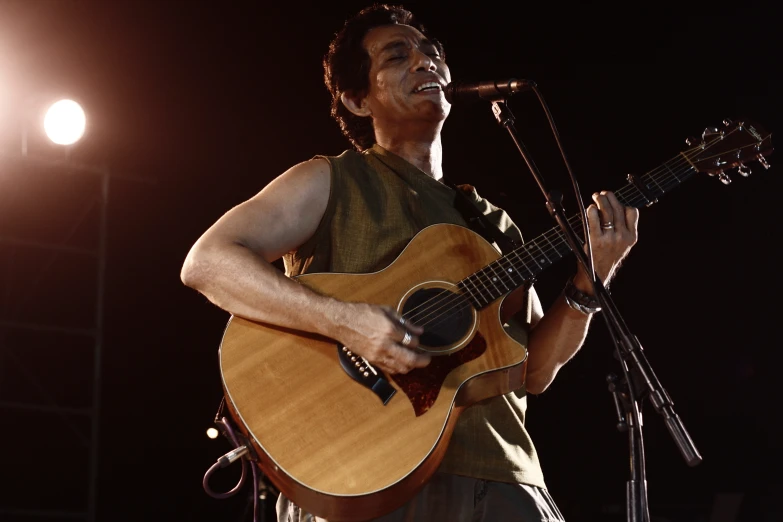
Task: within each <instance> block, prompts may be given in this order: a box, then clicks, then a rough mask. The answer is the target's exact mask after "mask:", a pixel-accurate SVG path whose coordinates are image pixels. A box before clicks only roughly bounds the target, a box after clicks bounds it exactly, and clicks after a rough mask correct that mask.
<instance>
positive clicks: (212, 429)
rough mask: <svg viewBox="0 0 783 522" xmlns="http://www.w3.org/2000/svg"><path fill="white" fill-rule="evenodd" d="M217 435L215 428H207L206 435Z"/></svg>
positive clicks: (210, 436) (213, 436)
mask: <svg viewBox="0 0 783 522" xmlns="http://www.w3.org/2000/svg"><path fill="white" fill-rule="evenodd" d="M217 436H218V430H216V429H215V428H209V429H207V437H209V438H210V439H216V438H217Z"/></svg>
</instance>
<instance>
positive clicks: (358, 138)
mask: <svg viewBox="0 0 783 522" xmlns="http://www.w3.org/2000/svg"><path fill="white" fill-rule="evenodd" d="M393 24H402V25H410V26H411V27H414V28H416V29H418V30H419V31H420V32H421V33H422V34H424V35H426V34H427V33H426V31H425V28H424V26H423V25H422V24H421V23H419V21H418V20H417V19H416V18H415V17H414V15H413V13H411V12H410V11H408V10H407V9H404V8H403V7H401V6H397V5H387V4H374V5H372V6H371V7H367V8H365V9H362V10H361V11H359V13H358V14H356V15H355V16H353V17H351V18H349V19H348V20H346V22H345V25H343V28H342V29H341V30H340V31H339V32H338V33H337V34H336V35H335V37H334V39H333V40H332V42H331V43H330V44H329V51H328V52H327V54H326V56H324V59H323V66H324V82H325V83H326V87H327V89H329V93H330V94H331V95H332V107H331V114H332V117H333V118H334V119H335V120H337V123H339V124H340V129H341V130H342V131H343V134H344V135H345V137H347V138H348V139H349V140H350V141H351V143H352V144H353V146H354V147H355V148H356V149H357V150H359V151H362V150H364V149H367V148H369V147H372V145H373V144H374V143H375V131H374V130H373V125H372V118H371V117H369V116H367V117H362V116H356V115H355V114H353V113H352V112H351V111H349V110H348V108H347V107H345V106H344V105H343V103H342V101H340V96H341V95H342V93H347V94H348V95H350V96H352V97H356V98H361V97H363V96H365V95H366V94H367V92H368V91H369V88H370V55H369V54H367V50H366V49H365V48H364V37H365V36H366V35H367V33H369V32H370V30H372V29H375V28H376V27H381V26H384V25H393ZM431 40H432V41H433V43H434V44H435V46H436V47H437V48H438V51H439V52H441V54H442V53H443V49H442V46H441V44H440V43H439V42H438V41H437V40H434V39H431Z"/></svg>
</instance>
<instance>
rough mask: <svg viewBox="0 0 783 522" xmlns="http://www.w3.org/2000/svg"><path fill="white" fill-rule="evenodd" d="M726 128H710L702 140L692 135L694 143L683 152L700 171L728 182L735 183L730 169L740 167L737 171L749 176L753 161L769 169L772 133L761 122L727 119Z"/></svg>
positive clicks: (691, 140) (689, 142)
mask: <svg viewBox="0 0 783 522" xmlns="http://www.w3.org/2000/svg"><path fill="white" fill-rule="evenodd" d="M723 124H724V127H722V128H715V127H713V128H710V127H708V128H706V129H704V132H703V133H702V135H701V139H695V138H688V139H687V140H685V142H686V143H687V144H688V145H690V146H691V148H690V149H688V150H686V151H684V152H682V154H683V155H684V156H685V158H686V159H687V160H688V162H689V163H690V164H691V165H692V166H693V168H695V169H696V170H697V171H698V172H706V173H707V174H709V175H710V176H717V177H718V179H720V180H721V181H722V182H723V183H724V184H726V185H728V184H729V183H731V178H730V177H729V174H728V173H727V171H728V170H729V169H733V168H736V169H737V173H738V174H740V175H742V176H744V177H747V176H748V175H750V173H751V170H750V168H749V167H748V166H747V163H749V162H754V161H755V162H758V163H759V164H760V165H761V166H762V167H764V168H765V169H768V168H769V163H767V159H766V157H767V156H769V155H770V154H772V151H773V148H772V134H769V133H767V132H766V131H764V130H763V129H761V128H760V127H759V126H758V125H754V124H750V123H747V122H732V121H730V120H724V121H723Z"/></svg>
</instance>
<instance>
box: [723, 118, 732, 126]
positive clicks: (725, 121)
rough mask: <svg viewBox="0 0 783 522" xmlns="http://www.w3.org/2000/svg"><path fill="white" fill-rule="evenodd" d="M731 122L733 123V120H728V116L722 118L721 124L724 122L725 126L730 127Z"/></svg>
mask: <svg viewBox="0 0 783 522" xmlns="http://www.w3.org/2000/svg"><path fill="white" fill-rule="evenodd" d="M732 123H734V122H733V121H731V120H730V119H728V118H726V119H725V120H723V124H724V125H725V126H726V127H731V124H732Z"/></svg>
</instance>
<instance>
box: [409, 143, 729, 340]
mask: <svg viewBox="0 0 783 522" xmlns="http://www.w3.org/2000/svg"><path fill="white" fill-rule="evenodd" d="M732 132H733V131H732ZM718 141H720V139H716V140H713V143H717V142H718ZM711 145H712V144H710V146H711ZM706 148H707V147H704V148H702V146H697V147H694V148H693V149H691V150H688V151H685V152H684V153H682V154H680V155H678V156H677V157H676V159H677V162H676V163H674V164H673V165H671V166H670V165H669V163H673V160H670V161H669V162H666V163H665V164H664V165H662V166H660V167H658V168H657V169H655V170H653V171H651V172H650V173H648V174H646V175H644V176H646V177H650V178H651V181H652V182H653V183H654V184H655V185H658V187H659V189H660V190H661V192H662V193H665V192H666V189H664V188H663V186H661V184H660V183H659V182H658V180H656V179H655V176H656V174H660V171H663V170H664V169H665V170H666V171H668V172H665V174H664V176H663V177H662V179H661V181H662V182H663V184H664V185H667V184H668V183H670V182H671V178H674V180H675V181H676V183H677V184H679V183H681V182H682V181H684V179H683V180H680V178H678V177H677V174H676V173H675V172H674V171H673V170H672V167H674V168H680V167H681V166H682V165H683V163H688V167H687V168H686V169H685V170H683V171H682V172H681V173H680V174H684V173H685V172H687V170H689V169H691V168H692V166H691V165H690V163H689V162H688V160H689V159H690V158H688V154H689V153H691V152H692V151H694V152H695V153H698V152H703V151H704V150H705V149H706ZM695 153H694V154H693V156H695V155H696V154H695ZM683 156H685V158H683ZM656 171H657V172H656ZM644 176H643V177H644ZM667 178H668V180H667ZM627 189H630V191H631V192H632V193H633V192H636V193H638V194H637V195H636V196H640V197H636V196H634V197H625V196H624V194H623V192H624V191H627ZM616 194H617V195H618V196H619V199H620V200H621V201H622V200H626V201H627V202H628V203H631V204H632V205H633V206H637V205H639V206H641V204H644V203H646V202H649V200H648V198H647V197H646V196H645V195H644V194H643V193H642V192H641V191H640V190H639V188H638V187H636V185H633V184H630V185H628V186H627V187H625V188H624V189H620V190H619V191H617V192H616ZM634 200H635V201H634ZM572 221H576V224H578V223H579V222H580V221H581V219H580V217H579V215H576V216H573V217H572V218H570V219H569V223H570V222H572ZM571 224H572V225H573V223H571ZM550 235H554V236H555V239H556V240H557V244H555V243H553V242H552V240H551V239H550V238H549V236H550ZM542 238H543V239H545V240H546V242H547V243H548V244H549V245H551V247H552V250H554V252H555V254H557V256H558V259H559V258H562V254H561V253H560V251H559V248H558V247H559V246H562V245H564V244H566V245H567V242H566V241H565V239H564V238H563V236H562V234H561V232H560V230H559V229H552V230H550V231H548V232H547V233H545V234H543V235H542V236H541V237H539V238H536V239H535V240H533V241H531V242H530V243H528V244H527V245H525V246H524V247H522V248H520V249H517V250H515V251H513V252H512V253H510V254H509V255H508V256H504V257H502V258H500V259H499V260H497V261H496V262H493V263H491V264H490V265H487V266H485V267H484V268H482V269H481V270H479V271H478V272H476V273H475V274H474V276H476V277H475V279H478V282H479V283H480V284H481V285H482V286H483V287H484V289H485V290H486V289H488V288H489V286H488V285H487V281H491V282H492V286H494V287H495V289H496V290H497V291H498V295H497V296H491V297H490V298H487V297H486V296H485V295H484V294H483V293H482V292H481V289H480V288H479V287H478V286H477V285H476V284H475V282H473V281H472V279H474V276H470V277H468V278H466V280H464V281H466V282H469V283H472V284H473V286H474V289H475V290H476V292H477V293H478V295H479V296H480V297H482V298H483V299H484V301H485V302H484V305H487V304H489V303H490V302H492V301H494V300H495V299H496V298H497V297H500V296H501V295H504V294H505V293H507V292H508V291H509V290H511V289H513V288H516V287H518V286H520V284H522V283H524V282H525V280H526V279H525V278H524V276H523V277H522V281H520V282H515V281H514V278H513V275H509V276H508V281H510V283H511V285H512V288H509V286H508V285H507V284H506V281H504V278H503V276H505V275H506V271H505V270H503V271H501V274H502V276H500V277H498V272H497V271H496V270H495V265H496V264H497V263H498V262H501V263H502V262H503V261H508V262H510V263H511V265H512V267H513V262H512V261H511V259H510V258H511V257H512V255H513V256H515V257H516V258H517V259H518V260H519V261H521V263H522V265H523V266H524V267H525V269H526V270H527V271H528V272H529V273H530V275H531V276H532V275H534V272H533V271H532V270H531V269H530V268H529V267H528V263H526V262H525V259H526V258H527V261H528V262H529V261H531V260H532V261H533V262H534V263H535V264H536V265H538V267H539V269H543V267H542V266H541V264H539V263H538V262H537V261H536V260H535V258H534V257H533V256H532V253H531V252H530V251H529V250H530V248H531V247H533V246H537V247H538V248H539V250H540V251H541V253H542V254H543V255H544V258H545V260H546V261H547V262H548V263H549V264H551V263H552V261H551V260H550V259H549V256H547V255H546V252H545V251H544V250H543V248H541V245H540V240H541V239H542ZM520 250H524V253H525V254H526V258H524V257H522V256H520V255H519V254H520ZM513 268H516V267H513ZM513 268H512V269H509V274H513V271H512V270H513ZM488 269H489V270H491V271H492V272H493V274H495V277H494V278H493V279H490V278H489V276H486V275H484V273H485V272H487V270H488ZM482 276H483V279H484V280H483V281H482V280H481V279H482ZM496 281H499V282H500V283H501V284H502V285H503V286H504V287H505V289H506V291H505V292H503V291H502V290H501V289H500V288H498V285H497V284H496ZM463 287H465V289H466V290H467V291H468V293H469V294H470V296H471V297H472V298H473V300H474V302H475V303H477V304H479V305H481V302H480V301H479V300H478V299H477V298H476V296H475V295H474V294H473V291H471V290H470V288H469V287H467V286H466V285H463ZM444 294H445V296H444ZM443 297H445V298H443ZM467 301H468V300H467V298H466V297H465V296H464V294H455V293H452V292H448V291H445V290H444V291H443V292H440V293H439V294H437V295H436V296H433V297H432V298H430V299H429V300H428V301H425V302H424V303H422V304H421V305H419V306H418V307H416V308H417V309H418V308H421V307H422V306H424V305H427V304H429V305H430V306H429V307H428V308H425V309H424V310H416V309H413V310H410V311H409V312H407V313H406V314H405V315H406V316H409V317H410V318H411V319H412V320H413V322H414V323H415V324H419V325H421V326H433V325H435V324H437V323H440V322H441V321H442V320H444V319H446V318H448V315H447V314H448V312H450V311H451V310H453V308H454V306H450V307H449V308H447V309H446V310H443V308H444V306H448V305H450V304H456V305H457V306H459V307H460V308H463V307H464V306H465V304H466V302H467ZM433 308H434V309H433ZM414 311H418V312H429V313H428V314H426V315H424V316H421V314H420V313H416V314H414V313H412V312H414ZM434 313H437V315H435V316H434V317H433V314H434Z"/></svg>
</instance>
